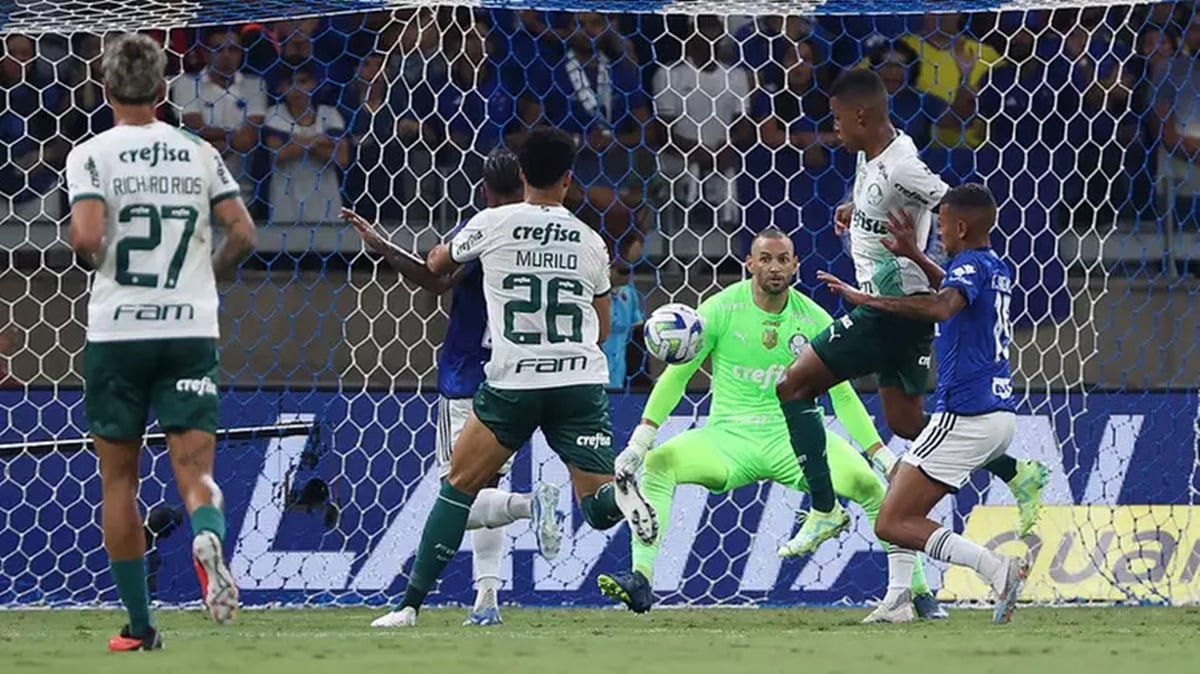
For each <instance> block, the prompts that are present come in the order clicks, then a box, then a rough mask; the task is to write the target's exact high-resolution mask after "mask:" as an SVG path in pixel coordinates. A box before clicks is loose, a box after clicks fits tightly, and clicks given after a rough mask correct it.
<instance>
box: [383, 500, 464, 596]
mask: <svg viewBox="0 0 1200 674" xmlns="http://www.w3.org/2000/svg"><path fill="white" fill-rule="evenodd" d="M474 502H475V497H474V496H471V495H470V494H464V493H463V492H461V491H459V490H457V489H455V488H454V487H453V486H452V485H451V484H450V483H449V482H445V483H443V484H442V490H441V492H440V493H438V497H437V500H436V501H434V502H433V510H430V511H429V517H428V518H426V519H425V531H424V532H422V533H421V543H420V544H419V545H418V546H417V561H416V562H414V563H413V569H412V575H411V576H409V578H408V587H406V588H405V589H404V599H403V600H402V601H401V602H400V607H401V608H404V607H406V606H411V607H412V608H414V609H420V608H421V604H423V603H425V595H427V594H429V590H430V589H431V588H433V584H434V583H435V582H437V579H438V576H440V575H442V570H443V569H445V568H446V564H448V563H449V562H450V560H451V559H454V555H456V554H458V548H459V547H460V546H461V545H462V539H463V533H464V532H466V530H467V515H469V514H470V513H471V504H472V503H474Z"/></svg>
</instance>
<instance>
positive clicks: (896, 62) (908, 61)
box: [871, 40, 946, 150]
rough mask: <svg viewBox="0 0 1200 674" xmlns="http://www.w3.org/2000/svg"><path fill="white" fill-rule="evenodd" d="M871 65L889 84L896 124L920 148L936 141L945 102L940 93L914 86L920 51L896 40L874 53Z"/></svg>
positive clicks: (919, 64)
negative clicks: (925, 91)
mask: <svg viewBox="0 0 1200 674" xmlns="http://www.w3.org/2000/svg"><path fill="white" fill-rule="evenodd" d="M871 67H873V68H875V69H877V70H878V71H879V77H880V78H881V79H883V83H884V85H885V86H886V87H887V90H888V95H889V96H890V97H891V111H892V118H893V120H894V121H895V123H896V125H897V126H898V127H899V128H901V129H903V130H904V132H905V133H907V134H908V135H909V136H911V137H912V139H913V142H915V143H916V144H917V149H921V150H923V149H925V148H927V147H929V144H930V143H931V142H933V125H934V123H935V122H937V120H939V119H941V118H942V115H944V114H946V102H945V101H944V100H942V99H940V98H938V97H937V96H933V95H931V94H923V93H921V92H920V91H917V89H916V87H915V86H914V84H915V83H916V81H917V78H918V77H919V76H920V72H921V63H920V62H919V61H918V60H917V53H916V52H915V51H913V49H912V47H909V46H908V45H907V44H905V43H904V42H901V41H899V40H896V41H894V42H892V43H890V44H888V45H885V46H884V47H883V48H881V49H878V50H877V51H875V52H874V53H873V54H872V56H871Z"/></svg>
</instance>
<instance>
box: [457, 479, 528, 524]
mask: <svg viewBox="0 0 1200 674" xmlns="http://www.w3.org/2000/svg"><path fill="white" fill-rule="evenodd" d="M532 516H533V497H532V496H531V495H529V494H512V493H509V492H506V491H502V490H500V489H484V490H483V491H481V492H479V495H478V496H476V497H475V503H474V504H473V505H471V514H470V515H468V516H467V529H470V530H475V529H479V528H481V527H487V528H489V529H494V528H496V527H503V526H507V525H509V524H512V523H513V522H516V521H517V520H522V519H525V520H527V519H529V518H530V517H532Z"/></svg>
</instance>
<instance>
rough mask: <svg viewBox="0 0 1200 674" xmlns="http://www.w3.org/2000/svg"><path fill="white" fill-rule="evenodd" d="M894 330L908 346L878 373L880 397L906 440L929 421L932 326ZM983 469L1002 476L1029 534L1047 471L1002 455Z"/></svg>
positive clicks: (902, 326) (1022, 529)
mask: <svg viewBox="0 0 1200 674" xmlns="http://www.w3.org/2000/svg"><path fill="white" fill-rule="evenodd" d="M895 333H896V334H897V335H900V336H904V338H903V339H902V340H901V341H902V342H906V343H907V344H908V349H907V350H906V351H904V352H901V353H899V354H897V355H898V357H897V358H896V361H895V363H894V365H893V367H892V368H890V369H889V370H887V371H881V372H880V374H879V397H880V400H881V401H882V402H883V414H884V417H886V419H887V423H888V427H889V428H891V429H892V432H893V433H895V434H896V435H899V436H900V437H902V438H904V439H905V440H915V439H916V437H917V435H919V434H920V433H921V431H922V430H924V429H925V426H926V425H928V423H929V419H930V417H929V415H928V414H926V413H925V399H924V392H925V389H926V387H927V384H928V381H929V362H930V353H931V350H932V330H930V329H927V328H926V327H925V326H924V324H922V323H917V322H913V321H907V322H903V323H897V325H896V328H895ZM983 469H984V470H986V471H988V472H989V473H991V474H993V475H995V476H996V477H998V478H1000V479H1001V480H1003V481H1004V482H1005V483H1006V484H1007V485H1008V488H1009V489H1010V490H1012V493H1013V497H1014V498H1015V499H1016V501H1017V511H1018V515H1019V517H1020V522H1019V525H1018V530H1019V533H1020V535H1021V536H1025V535H1027V534H1029V532H1030V531H1032V530H1033V527H1034V525H1035V524H1037V519H1038V516H1039V515H1040V514H1041V510H1042V491H1043V490H1044V489H1045V487H1046V484H1047V483H1048V482H1049V478H1050V471H1049V468H1047V467H1046V465H1045V464H1043V463H1040V462H1037V461H1020V462H1018V461H1017V460H1015V459H1013V458H1012V457H1009V456H1001V457H998V458H996V459H993V460H992V461H990V462H988V463H987V465H985V466H983Z"/></svg>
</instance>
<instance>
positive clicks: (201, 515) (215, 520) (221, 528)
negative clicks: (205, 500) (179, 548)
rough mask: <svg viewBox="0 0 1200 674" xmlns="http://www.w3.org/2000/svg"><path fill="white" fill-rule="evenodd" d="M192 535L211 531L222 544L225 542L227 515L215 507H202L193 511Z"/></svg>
mask: <svg viewBox="0 0 1200 674" xmlns="http://www.w3.org/2000/svg"><path fill="white" fill-rule="evenodd" d="M191 520H192V535H193V536H195V535H196V534H198V533H200V532H201V531H211V532H213V533H214V534H216V535H217V538H219V539H220V540H221V542H222V543H224V542H225V513H223V512H221V509H220V508H218V507H216V506H214V505H202V506H200V507H199V508H196V509H195V510H194V511H192V515H191Z"/></svg>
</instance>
